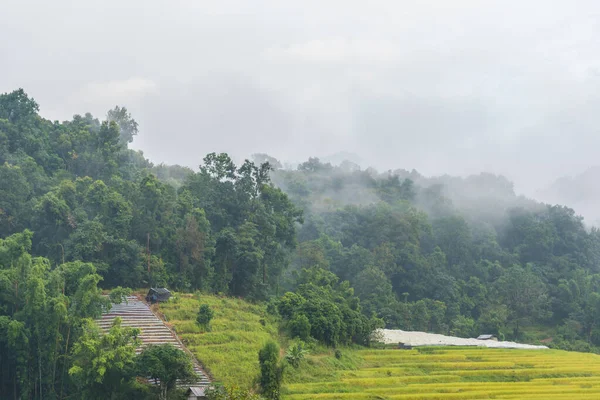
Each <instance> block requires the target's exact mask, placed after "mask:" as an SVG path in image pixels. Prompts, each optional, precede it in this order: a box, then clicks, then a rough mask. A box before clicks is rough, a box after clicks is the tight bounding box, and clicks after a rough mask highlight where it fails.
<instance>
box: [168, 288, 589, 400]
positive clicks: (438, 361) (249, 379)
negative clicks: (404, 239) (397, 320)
mask: <svg viewBox="0 0 600 400" xmlns="http://www.w3.org/2000/svg"><path fill="white" fill-rule="evenodd" d="M202 303H207V304H209V305H210V307H211V308H212V309H213V310H214V311H215V318H214V319H213V321H212V322H211V326H212V330H211V331H210V332H203V331H202V329H200V328H199V327H198V326H197V325H196V323H195V319H196V314H197V312H198V309H199V308H200V305H201V304H202ZM159 311H160V312H161V313H163V314H164V316H165V318H166V320H167V321H168V323H169V324H170V325H172V326H173V327H174V329H175V330H176V331H177V333H178V335H179V336H180V337H181V339H182V340H183V342H184V343H185V344H186V345H187V347H188V348H189V349H190V350H191V351H192V352H193V353H194V354H195V355H196V357H197V358H198V359H199V360H200V361H201V362H202V364H203V365H204V367H205V368H206V369H207V371H208V372H209V373H210V374H211V375H212V376H213V377H214V378H215V380H216V381H218V382H222V383H224V384H226V385H235V386H239V387H243V388H251V387H253V386H254V383H255V379H256V378H257V376H258V374H259V365H258V351H259V350H260V348H261V347H262V346H263V345H264V344H265V343H266V342H267V341H268V340H270V339H272V340H275V341H276V342H278V343H280V345H282V355H283V353H284V349H285V348H286V347H287V346H288V345H289V344H290V340H289V339H288V338H286V337H285V336H284V335H280V334H279V330H278V325H277V322H276V321H275V320H274V319H273V318H272V317H271V316H269V315H268V314H267V312H266V309H265V307H264V306H263V305H254V304H251V303H248V302H246V301H243V300H240V299H234V298H227V297H218V296H211V295H201V294H195V295H191V294H188V295H185V294H183V295H180V294H178V295H176V296H174V298H173V299H172V300H171V301H169V302H167V303H161V304H160V306H159ZM544 334H546V332H540V336H542V335H544ZM308 349H309V351H310V353H309V354H308V355H307V356H306V358H305V359H304V361H302V363H301V366H300V368H298V369H294V368H292V367H291V366H287V368H286V370H285V374H284V385H283V388H282V394H283V398H284V399H291V400H303V399H332V400H333V399H357V400H361V399H363V400H372V399H390V400H391V399H430V400H431V399H569V400H572V399H599V398H600V356H598V355H595V354H591V353H575V352H566V351H560V350H514V349H487V348H477V347H463V348H460V347H428V348H416V349H413V350H397V349H392V348H389V347H385V348H381V349H365V348H361V347H345V348H340V349H338V350H339V352H338V357H336V352H335V351H334V350H333V349H330V348H326V347H324V346H321V345H318V344H316V343H309V344H308Z"/></svg>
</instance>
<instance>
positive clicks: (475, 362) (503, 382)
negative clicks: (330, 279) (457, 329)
mask: <svg viewBox="0 0 600 400" xmlns="http://www.w3.org/2000/svg"><path fill="white" fill-rule="evenodd" d="M356 353H357V354H356V357H360V358H362V359H363V364H362V366H361V368H360V369H357V370H351V371H340V373H339V375H338V376H335V377H334V378H333V379H332V377H331V376H325V377H321V379H319V380H318V381H315V380H314V379H312V381H311V382H305V383H294V384H287V385H286V386H285V389H284V393H285V397H284V398H285V399H297V400H299V399H524V398H527V399H573V398H577V399H598V398H600V357H599V356H597V355H594V354H588V353H574V352H565V351H560V350H539V351H538V350H505V349H484V348H421V349H417V350H409V351H407V350H358V351H357V352H356Z"/></svg>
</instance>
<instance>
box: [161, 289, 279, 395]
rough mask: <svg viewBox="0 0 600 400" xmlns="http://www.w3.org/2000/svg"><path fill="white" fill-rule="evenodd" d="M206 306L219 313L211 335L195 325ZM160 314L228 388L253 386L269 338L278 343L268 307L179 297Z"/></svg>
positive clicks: (221, 299) (214, 298) (230, 300)
mask: <svg viewBox="0 0 600 400" xmlns="http://www.w3.org/2000/svg"><path fill="white" fill-rule="evenodd" d="M203 303H206V304H208V305H209V306H210V307H211V308H212V309H213V310H214V312H215V316H214V318H213V320H212V322H211V331H210V332H203V331H202V329H200V327H198V325H196V322H195V321H196V314H197V313H198V309H199V308H200V305H201V304H203ZM159 312H160V313H162V314H164V316H165V319H166V320H167V323H168V324H169V325H171V326H172V327H173V328H174V329H175V331H176V332H177V334H178V335H179V337H180V338H181V340H182V341H183V343H184V344H185V345H186V346H187V347H188V349H190V350H191V351H192V353H194V355H195V356H196V358H198V360H199V361H200V362H201V363H202V364H203V366H204V367H205V369H206V370H207V372H208V373H209V374H211V376H213V377H214V379H215V380H216V381H218V382H222V383H224V384H226V385H236V386H240V387H251V386H252V385H253V383H254V379H255V378H256V377H257V376H258V374H259V365H258V351H259V350H260V348H261V347H262V346H264V344H265V343H266V342H267V341H268V340H269V339H273V340H275V341H278V329H277V324H276V323H275V322H274V321H273V320H272V319H271V318H270V317H269V316H268V315H267V312H266V309H265V307H264V306H262V305H254V304H251V303H248V302H246V301H244V300H240V299H235V298H230V297H218V296H212V295H203V294H194V295H191V294H177V295H175V296H174V298H173V299H172V300H171V301H169V302H166V303H161V304H160V305H159ZM261 321H262V323H261Z"/></svg>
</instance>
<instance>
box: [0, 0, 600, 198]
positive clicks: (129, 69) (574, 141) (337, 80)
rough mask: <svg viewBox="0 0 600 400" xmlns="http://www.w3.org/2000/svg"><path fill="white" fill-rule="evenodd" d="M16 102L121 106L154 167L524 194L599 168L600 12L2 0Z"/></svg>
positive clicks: (546, 5) (557, 7)
mask: <svg viewBox="0 0 600 400" xmlns="http://www.w3.org/2000/svg"><path fill="white" fill-rule="evenodd" d="M294 4H295V5H294ZM18 87H23V88H24V89H25V90H26V91H27V92H28V93H29V94H30V95H31V96H33V97H34V98H35V99H36V100H37V101H38V102H39V103H40V106H41V114H42V115H43V116H44V117H47V118H50V119H59V120H64V119H70V118H71V117H72V115H73V114H76V113H80V114H83V113H85V112H87V111H89V112H91V113H93V114H94V115H96V116H98V117H103V116H104V115H105V113H106V111H107V110H108V109H109V108H111V107H113V106H114V105H116V104H119V105H124V106H126V107H127V108H129V109H130V111H131V112H132V114H133V116H134V118H135V119H136V120H137V121H138V122H139V124H140V134H139V136H138V138H136V140H135V142H134V147H136V148H139V149H142V150H143V151H144V153H145V154H146V155H147V156H148V157H149V158H150V159H151V160H152V161H154V162H161V161H164V162H166V163H180V164H184V165H189V166H192V167H196V166H197V165H198V164H199V163H200V162H201V159H202V157H203V156H204V155H205V154H206V153H208V152H212V151H217V152H221V151H226V152H229V153H230V154H232V155H234V156H235V157H247V156H249V155H250V154H251V153H254V152H266V153H269V154H271V155H273V156H275V157H278V158H280V159H283V160H288V161H301V160H304V159H306V158H307V157H308V156H311V155H316V156H325V155H328V154H332V153H336V152H339V151H346V152H352V153H356V154H359V155H360V157H361V158H362V159H363V160H365V162H366V163H367V164H369V165H373V166H375V167H377V168H379V169H389V168H405V169H412V168H415V169H417V170H418V171H420V172H422V173H424V174H428V175H429V174H440V173H450V174H456V175H466V174H470V173H477V172H480V171H489V172H495V173H502V174H505V175H506V176H508V177H509V178H510V179H512V180H514V181H515V182H516V183H517V188H518V189H519V191H525V192H531V191H532V189H534V188H538V187H541V186H544V185H545V184H546V183H547V182H549V181H550V180H552V179H554V178H556V177H557V176H560V175H570V174H575V173H578V172H581V171H582V170H584V169H586V168H587V167H589V166H591V165H596V164H598V163H600V161H599V160H598V154H599V149H600V148H599V146H598V145H599V144H600V134H599V132H598V122H599V121H600V114H599V111H600V90H599V89H600V2H598V1H593V0H590V1H576V0H575V1H574V0H571V1H564V0H557V1H552V0H544V1H542V0H525V1H523V0H520V1H513V0H502V1H492V0H452V1H449V0H419V1H416V0H413V1H399V0H395V1H393V0H389V1H377V0H370V1H349V0H344V1H326V0H319V1H312V0H303V1H293V2H292V1H281V0H253V1H247V0H245V1H242V0H240V1H228V0H219V1H209V0H169V1H159V0H143V1H141V0H135V1H134V0H120V1H115V0H102V1H96V0H85V1H83V0H76V1H66V0H52V1H47V0H44V1H28V0H0V92H6V91H10V90H13V89H16V88H18Z"/></svg>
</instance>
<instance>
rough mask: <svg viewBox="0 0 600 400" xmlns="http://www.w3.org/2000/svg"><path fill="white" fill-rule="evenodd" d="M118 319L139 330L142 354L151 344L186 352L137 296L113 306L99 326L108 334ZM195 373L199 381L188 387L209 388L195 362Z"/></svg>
mask: <svg viewBox="0 0 600 400" xmlns="http://www.w3.org/2000/svg"><path fill="white" fill-rule="evenodd" d="M116 317H121V326H129V327H133V328H139V329H140V330H141V334H140V335H139V336H138V338H139V339H140V340H141V342H142V343H141V346H140V347H138V348H137V349H136V353H140V352H141V351H142V349H143V348H144V347H145V346H148V345H151V344H157V345H158V344H167V343H168V344H172V345H173V346H175V347H177V348H179V349H180V350H182V351H186V349H185V347H184V346H183V344H182V343H181V342H180V341H179V339H178V338H177V336H176V335H175V334H174V333H173V332H172V331H171V330H170V329H169V328H168V327H167V326H166V325H165V324H164V322H163V321H162V320H161V319H160V318H158V317H157V316H156V315H155V314H154V313H153V312H152V310H150V307H148V305H147V304H146V303H144V302H143V301H140V300H139V299H138V298H137V297H135V296H129V297H128V298H127V302H126V303H120V304H113V305H112V308H111V309H110V311H109V312H107V313H104V314H102V316H101V317H100V319H99V320H97V321H96V322H97V324H98V326H99V327H100V329H102V331H103V332H107V331H108V330H109V329H110V327H111V326H112V323H113V321H114V319H115V318H116ZM194 371H195V372H196V374H197V375H198V380H197V381H196V382H195V383H193V384H191V385H188V386H208V385H209V384H210V380H209V378H208V376H207V375H206V374H205V373H204V371H203V369H202V368H201V367H200V365H199V364H198V363H197V362H196V361H194Z"/></svg>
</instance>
